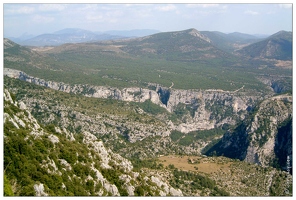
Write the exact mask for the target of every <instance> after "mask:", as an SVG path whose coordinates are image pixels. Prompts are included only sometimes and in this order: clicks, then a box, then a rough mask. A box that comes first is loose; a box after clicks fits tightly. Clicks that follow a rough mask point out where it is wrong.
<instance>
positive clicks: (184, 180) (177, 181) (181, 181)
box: [170, 169, 230, 196]
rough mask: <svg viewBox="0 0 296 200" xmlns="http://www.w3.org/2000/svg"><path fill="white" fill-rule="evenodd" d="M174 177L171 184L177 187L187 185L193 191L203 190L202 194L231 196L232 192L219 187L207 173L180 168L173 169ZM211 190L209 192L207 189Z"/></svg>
mask: <svg viewBox="0 0 296 200" xmlns="http://www.w3.org/2000/svg"><path fill="white" fill-rule="evenodd" d="M173 175H174V178H173V179H172V180H171V181H170V184H171V185H172V186H173V187H176V188H180V187H181V188H182V187H184V185H187V189H188V190H191V191H192V192H195V191H196V192H198V191H201V193H200V194H201V195H202V196H204V195H207V196H229V195H230V194H229V193H228V192H226V191H225V190H223V189H219V187H218V186H217V185H216V182H215V181H213V180H212V179H210V178H208V177H207V176H205V175H201V174H197V173H194V172H187V171H182V170H178V169H174V170H173ZM189 188H190V189H189ZM208 190H210V193H209V194H207V192H206V191H208Z"/></svg>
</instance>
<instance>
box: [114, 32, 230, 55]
mask: <svg viewBox="0 0 296 200" xmlns="http://www.w3.org/2000/svg"><path fill="white" fill-rule="evenodd" d="M120 44H122V45H124V47H122V48H121V49H122V50H123V51H125V52H127V53H129V54H133V55H147V56H156V57H161V58H166V59H168V60H179V61H196V60H203V59H207V60H209V59H214V58H222V57H223V58H225V59H226V58H227V57H229V56H231V55H230V54H228V53H227V52H224V51H222V50H220V49H218V48H217V47H216V46H214V45H213V44H212V43H211V40H210V39H209V37H207V36H206V35H204V34H202V33H201V32H199V31H197V30H196V29H188V30H184V31H174V32H163V33H157V34H154V35H150V36H146V37H141V38H136V39H131V40H126V41H123V42H121V43H120Z"/></svg>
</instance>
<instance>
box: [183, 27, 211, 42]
mask: <svg viewBox="0 0 296 200" xmlns="http://www.w3.org/2000/svg"><path fill="white" fill-rule="evenodd" d="M187 32H188V34H190V35H192V36H194V37H199V38H201V39H203V40H205V41H207V42H209V43H211V40H210V39H209V38H208V37H207V36H205V35H203V34H201V33H200V32H199V31H198V30H196V29H194V28H191V29H188V31H187Z"/></svg>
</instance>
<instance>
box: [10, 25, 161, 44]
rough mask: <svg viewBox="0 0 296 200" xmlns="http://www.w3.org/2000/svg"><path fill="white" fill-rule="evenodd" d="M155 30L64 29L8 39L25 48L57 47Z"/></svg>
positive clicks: (142, 33) (121, 37)
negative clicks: (100, 30) (96, 30)
mask: <svg viewBox="0 0 296 200" xmlns="http://www.w3.org/2000/svg"><path fill="white" fill-rule="evenodd" d="M158 32H159V31H157V30H151V29H136V30H128V31H116V30H113V31H106V32H93V31H88V30H84V29H78V28H66V29H62V30H59V31H56V32H53V33H45V34H41V35H37V36H33V35H28V34H27V35H26V34H25V35H24V34H23V35H22V36H20V37H18V38H12V37H8V38H9V39H11V40H12V41H14V42H16V43H19V44H21V45H27V46H58V45H61V44H65V43H79V42H92V41H102V40H113V39H123V38H132V37H142V36H146V35H150V34H153V33H158Z"/></svg>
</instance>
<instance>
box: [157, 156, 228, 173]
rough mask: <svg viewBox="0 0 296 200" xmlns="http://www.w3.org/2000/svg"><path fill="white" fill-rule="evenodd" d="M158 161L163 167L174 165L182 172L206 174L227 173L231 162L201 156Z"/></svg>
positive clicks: (165, 158)
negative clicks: (220, 171)
mask: <svg viewBox="0 0 296 200" xmlns="http://www.w3.org/2000/svg"><path fill="white" fill-rule="evenodd" d="M159 161H160V162H161V163H162V164H163V165H164V166H165V167H169V165H174V166H175V168H178V169H180V170H183V171H197V172H203V173H207V174H212V173H214V172H218V171H219V170H222V171H228V170H229V169H230V165H231V164H232V162H231V161H228V160H224V159H223V158H212V157H209V158H208V157H201V156H175V155H169V156H162V157H160V158H159Z"/></svg>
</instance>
